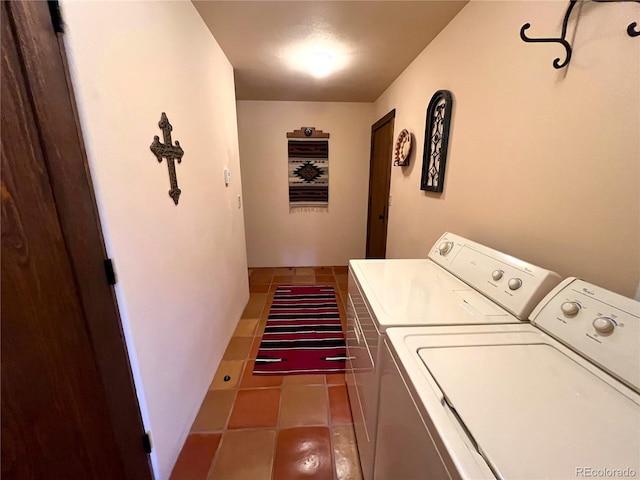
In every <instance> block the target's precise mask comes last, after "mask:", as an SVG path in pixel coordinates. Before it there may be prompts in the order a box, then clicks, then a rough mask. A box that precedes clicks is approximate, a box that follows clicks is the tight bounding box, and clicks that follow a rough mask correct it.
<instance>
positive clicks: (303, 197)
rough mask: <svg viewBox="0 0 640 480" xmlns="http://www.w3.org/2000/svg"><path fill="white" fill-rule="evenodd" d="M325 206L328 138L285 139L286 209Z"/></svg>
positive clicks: (327, 200)
mask: <svg viewBox="0 0 640 480" xmlns="http://www.w3.org/2000/svg"><path fill="white" fill-rule="evenodd" d="M328 208H329V141H328V140H311V139H310V140H289V211H291V212H295V211H323V210H327V209H328Z"/></svg>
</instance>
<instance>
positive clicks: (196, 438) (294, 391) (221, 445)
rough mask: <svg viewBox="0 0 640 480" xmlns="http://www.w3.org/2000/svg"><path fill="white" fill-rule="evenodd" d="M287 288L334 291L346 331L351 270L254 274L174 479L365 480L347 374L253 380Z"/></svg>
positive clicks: (277, 270)
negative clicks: (278, 295)
mask: <svg viewBox="0 0 640 480" xmlns="http://www.w3.org/2000/svg"><path fill="white" fill-rule="evenodd" d="M282 284H327V285H332V286H333V287H334V289H335V292H336V300H337V302H338V308H339V310H340V319H341V321H342V324H343V328H344V325H345V323H346V313H345V312H346V308H345V305H346V300H347V267H344V266H341V267H317V268H313V267H309V268H299V267H298V268H257V269H251V270H249V289H250V292H251V296H250V299H249V302H248V303H247V306H246V308H245V309H244V312H243V314H242V317H241V319H240V320H239V321H238V325H237V327H236V330H235V332H234V334H233V337H232V338H231V340H230V342H229V345H228V347H227V349H226V351H225V353H224V357H223V359H222V361H221V362H220V366H219V368H218V370H217V372H216V374H215V377H214V379H213V382H212V383H211V385H210V387H209V392H208V393H207V396H206V397H205V399H204V402H203V404H202V406H201V408H200V412H199V413H198V416H197V417H196V420H195V421H194V424H193V426H192V427H191V433H190V435H189V437H188V438H187V441H186V443H185V446H184V447H183V449H182V452H181V453H180V457H179V458H178V462H177V463H176V466H175V468H174V470H173V473H172V475H171V479H172V480H186V479H189V480H196V479H224V480H245V479H247V480H248V479H251V480H254V479H255V480H260V479H272V478H273V479H293V478H314V479H328V480H332V479H335V480H358V479H360V478H361V474H360V466H359V460H358V454H357V449H356V444H355V437H354V433H353V425H352V419H351V412H350V409H349V402H348V398H347V391H346V387H345V383H344V375H341V374H334V375H288V376H253V375H252V371H253V363H254V359H255V357H256V354H257V352H258V348H259V345H260V340H261V338H262V333H263V331H264V327H265V325H266V321H267V317H268V314H269V308H270V306H271V302H272V300H273V295H274V292H275V289H276V287H277V285H282ZM225 377H228V378H227V380H226V381H225Z"/></svg>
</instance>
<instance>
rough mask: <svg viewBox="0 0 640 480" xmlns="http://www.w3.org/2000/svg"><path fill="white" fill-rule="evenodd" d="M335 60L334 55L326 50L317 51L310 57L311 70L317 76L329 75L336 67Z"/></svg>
mask: <svg viewBox="0 0 640 480" xmlns="http://www.w3.org/2000/svg"><path fill="white" fill-rule="evenodd" d="M334 65H335V60H334V59H333V56H332V55H331V54H329V53H326V52H317V53H314V54H312V55H311V56H310V58H309V71H310V72H311V75H313V76H314V77H316V78H324V77H326V76H328V75H329V74H330V73H331V72H332V71H333V68H334Z"/></svg>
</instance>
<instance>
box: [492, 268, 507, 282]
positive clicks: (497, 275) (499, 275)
mask: <svg viewBox="0 0 640 480" xmlns="http://www.w3.org/2000/svg"><path fill="white" fill-rule="evenodd" d="M502 275H504V270H494V271H493V272H491V278H493V279H494V280H496V281H498V280H500V279H501V278H502Z"/></svg>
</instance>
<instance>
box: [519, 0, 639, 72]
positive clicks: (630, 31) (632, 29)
mask: <svg viewBox="0 0 640 480" xmlns="http://www.w3.org/2000/svg"><path fill="white" fill-rule="evenodd" d="M593 1H594V2H597V3H613V2H635V3H640V0H593ZM577 2H578V0H569V6H568V7H567V11H566V13H565V14H564V20H563V21H562V32H561V33H560V37H558V38H531V37H527V35H526V33H525V32H526V31H527V30H528V29H529V28H531V24H530V23H525V24H524V25H523V26H522V28H521V29H520V38H521V39H522V40H523V41H525V42H527V43H559V44H560V45H562V46H563V47H564V50H565V59H564V60H562V61H561V60H560V58H556V59H555V60H554V61H553V67H554V68H556V69H560V68H563V67H566V66H567V65H568V64H569V61H570V60H571V52H572V49H571V44H570V43H569V42H568V41H567V38H566V37H567V25H568V23H569V17H571V12H572V11H573V9H574V7H575V6H576V3H577ZM637 28H638V23H637V22H632V23H630V24H629V25H628V26H627V35H629V36H630V37H637V36H639V35H640V30H637Z"/></svg>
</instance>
